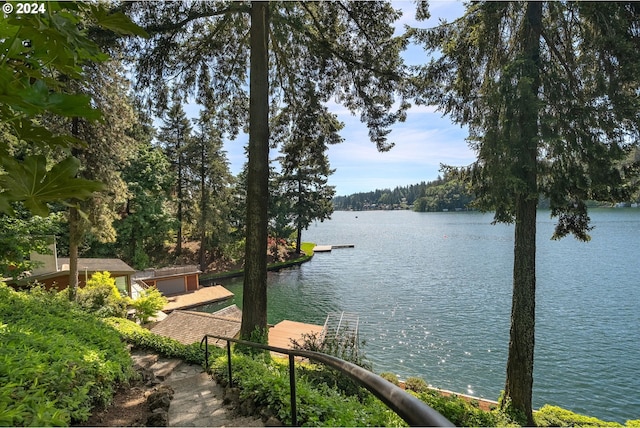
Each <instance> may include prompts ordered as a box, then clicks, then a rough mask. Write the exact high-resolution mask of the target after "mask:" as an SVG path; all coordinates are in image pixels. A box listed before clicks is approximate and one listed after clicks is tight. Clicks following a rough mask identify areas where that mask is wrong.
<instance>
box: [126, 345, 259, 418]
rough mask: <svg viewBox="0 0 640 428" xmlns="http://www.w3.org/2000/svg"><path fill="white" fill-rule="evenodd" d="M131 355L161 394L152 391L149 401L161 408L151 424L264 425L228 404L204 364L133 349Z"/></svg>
mask: <svg viewBox="0 0 640 428" xmlns="http://www.w3.org/2000/svg"><path fill="white" fill-rule="evenodd" d="M131 358H132V359H133V361H134V366H136V368H137V370H138V371H139V372H141V373H142V374H143V377H144V380H145V381H146V382H147V384H148V385H156V390H157V391H156V393H154V394H157V395H158V396H157V397H156V396H154V394H151V395H150V396H149V398H148V399H147V403H148V404H149V406H150V408H152V409H153V407H154V406H158V407H157V408H156V409H154V410H153V412H154V413H153V415H152V416H151V417H150V419H149V421H148V423H147V425H149V426H151V425H155V426H182V427H235V426H247V427H248V426H251V427H255V426H264V424H263V422H262V419H260V418H257V417H243V416H238V415H237V414H236V412H235V411H234V410H233V409H231V408H229V407H228V406H225V405H224V403H223V400H224V390H223V388H222V387H221V386H220V385H218V384H216V382H215V381H214V380H213V379H212V378H211V376H210V375H209V374H208V373H206V372H204V370H203V368H202V367H201V366H199V365H192V364H187V363H184V362H182V361H181V360H177V359H167V358H162V357H159V356H158V355H156V354H151V353H146V352H141V351H132V353H131ZM156 401H157V402H156ZM167 404H168V405H167ZM166 407H168V409H166Z"/></svg>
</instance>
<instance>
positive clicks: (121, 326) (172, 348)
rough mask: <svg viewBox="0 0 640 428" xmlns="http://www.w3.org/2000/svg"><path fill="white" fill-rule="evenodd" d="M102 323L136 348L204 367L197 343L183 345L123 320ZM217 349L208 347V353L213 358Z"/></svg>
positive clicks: (110, 319) (108, 320)
mask: <svg viewBox="0 0 640 428" xmlns="http://www.w3.org/2000/svg"><path fill="white" fill-rule="evenodd" d="M104 322H105V323H106V324H107V325H109V326H111V327H113V328H114V329H116V331H117V332H118V333H119V334H120V336H121V337H122V338H123V339H124V340H126V341H127V342H129V343H131V344H132V345H134V346H136V347H139V348H142V349H151V350H153V351H156V352H159V353H160V354H162V355H164V356H166V357H169V358H180V359H181V360H184V361H186V362H188V363H193V364H201V365H203V366H204V351H203V350H201V349H200V344H199V343H192V344H190V345H184V344H182V343H180V342H178V341H177V340H175V339H171V338H169V337H164V336H160V335H157V334H155V333H152V332H150V331H149V330H147V329H145V328H143V327H141V326H139V325H138V324H136V323H135V322H133V321H130V320H127V319H124V318H117V317H111V318H105V319H104ZM217 349H218V348H213V347H210V348H209V352H210V353H213V355H214V356H215V353H216V350H217ZM219 353H220V354H222V353H223V351H222V350H220V351H219Z"/></svg>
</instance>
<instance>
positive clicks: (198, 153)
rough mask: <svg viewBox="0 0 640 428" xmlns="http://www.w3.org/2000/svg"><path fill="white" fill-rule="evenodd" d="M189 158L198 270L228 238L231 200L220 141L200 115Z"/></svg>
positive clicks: (211, 124)
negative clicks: (194, 186) (194, 188)
mask: <svg viewBox="0 0 640 428" xmlns="http://www.w3.org/2000/svg"><path fill="white" fill-rule="evenodd" d="M196 123H197V127H198V130H197V131H196V132H195V134H194V136H193V138H192V141H191V144H190V147H189V149H188V151H187V152H188V155H189V157H190V159H191V161H190V169H191V174H192V175H193V177H194V179H195V181H196V182H197V188H198V195H197V198H196V199H197V200H198V203H197V211H198V216H197V220H196V223H197V225H196V231H197V234H198V237H199V240H200V250H199V254H198V261H199V263H200V269H201V270H203V271H204V270H205V269H206V268H207V265H208V260H209V259H208V258H207V252H209V253H210V254H211V255H214V254H215V255H218V256H220V255H221V247H222V246H223V245H224V244H226V243H227V242H228V240H229V239H230V238H229V237H230V234H231V226H230V222H229V217H230V207H229V205H230V199H231V187H230V186H231V181H232V177H231V172H230V171H229V164H228V161H227V157H226V153H225V152H224V150H222V137H221V135H220V132H219V131H218V130H217V129H216V126H215V124H214V123H212V122H211V120H210V117H209V116H208V115H207V114H205V113H201V115H200V118H199V119H198V120H197V121H196Z"/></svg>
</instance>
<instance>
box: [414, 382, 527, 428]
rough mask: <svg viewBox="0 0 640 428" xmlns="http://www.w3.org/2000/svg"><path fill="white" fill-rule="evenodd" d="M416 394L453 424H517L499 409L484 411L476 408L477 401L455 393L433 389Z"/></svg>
mask: <svg viewBox="0 0 640 428" xmlns="http://www.w3.org/2000/svg"><path fill="white" fill-rule="evenodd" d="M416 396H417V397H418V398H419V399H420V400H422V401H424V402H425V403H427V404H428V405H429V406H431V407H432V408H433V409H434V410H437V411H438V412H439V413H440V414H441V415H442V416H444V417H445V418H447V419H449V421H451V423H453V424H454V425H455V426H517V424H514V422H513V421H512V420H511V419H510V418H509V417H508V416H507V415H505V414H504V413H502V412H500V411H499V410H493V411H491V412H486V411H484V410H481V409H480V408H478V406H477V402H476V403H471V402H468V401H467V400H464V399H462V398H459V397H457V396H455V395H452V396H444V395H442V394H441V393H440V392H438V391H435V390H425V391H422V392H420V393H417V394H416Z"/></svg>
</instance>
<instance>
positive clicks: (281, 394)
mask: <svg viewBox="0 0 640 428" xmlns="http://www.w3.org/2000/svg"><path fill="white" fill-rule="evenodd" d="M232 364H233V375H234V378H233V380H234V383H235V384H236V385H238V387H239V388H240V389H241V392H240V397H241V398H243V399H249V398H251V399H253V400H254V401H255V402H256V404H257V405H259V406H267V407H268V408H269V409H271V410H272V411H273V412H274V414H275V415H276V416H277V417H278V418H279V419H280V420H281V421H282V422H283V423H284V424H285V425H287V424H290V423H291V404H290V391H289V371H288V364H287V362H286V360H281V359H271V358H269V357H268V356H262V357H255V358H251V357H249V356H245V355H242V354H237V355H234V356H233V358H232ZM226 367H227V361H226V357H224V356H222V357H220V358H218V359H217V360H216V361H215V362H214V364H213V365H212V368H213V370H214V373H215V374H216V375H217V376H219V377H224V376H226ZM307 373H308V371H305V370H300V366H298V367H297V373H296V385H297V389H296V392H297V399H298V402H297V411H298V414H297V418H298V423H299V424H301V425H303V426H400V425H403V422H402V421H401V420H400V419H399V418H398V417H397V415H395V413H394V412H392V411H391V410H388V409H387V408H386V406H384V404H382V403H381V402H380V401H379V400H378V399H376V398H374V397H373V396H372V395H370V394H368V395H367V396H366V397H364V398H363V399H358V398H357V397H352V396H347V395H344V394H342V393H341V392H340V391H338V390H337V389H334V388H331V387H329V386H327V385H326V384H325V383H317V382H315V381H314V380H313V379H310V378H309V377H308V376H307Z"/></svg>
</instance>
